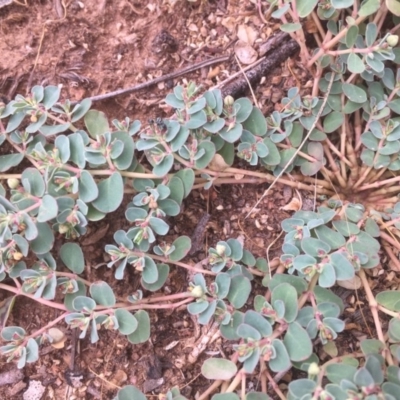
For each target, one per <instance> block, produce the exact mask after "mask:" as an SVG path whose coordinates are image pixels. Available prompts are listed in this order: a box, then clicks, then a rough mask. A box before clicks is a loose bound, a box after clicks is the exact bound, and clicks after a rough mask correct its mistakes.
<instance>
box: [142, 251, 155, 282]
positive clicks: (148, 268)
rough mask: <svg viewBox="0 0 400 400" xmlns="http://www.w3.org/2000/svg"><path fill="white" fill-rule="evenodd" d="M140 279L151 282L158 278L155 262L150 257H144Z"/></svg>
mask: <svg viewBox="0 0 400 400" xmlns="http://www.w3.org/2000/svg"><path fill="white" fill-rule="evenodd" d="M142 279H143V281H145V282H146V283H149V284H153V283H156V282H157V280H158V269H157V264H156V263H155V262H154V260H153V259H152V258H150V257H147V256H145V257H144V268H143V272H142Z"/></svg>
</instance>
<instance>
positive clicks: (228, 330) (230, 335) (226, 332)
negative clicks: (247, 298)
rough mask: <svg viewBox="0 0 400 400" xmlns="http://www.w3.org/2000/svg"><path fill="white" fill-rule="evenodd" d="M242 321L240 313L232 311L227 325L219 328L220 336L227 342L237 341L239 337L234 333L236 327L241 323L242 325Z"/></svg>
mask: <svg viewBox="0 0 400 400" xmlns="http://www.w3.org/2000/svg"><path fill="white" fill-rule="evenodd" d="M243 320H244V314H243V313H242V312H240V311H234V313H233V314H232V319H231V321H230V322H229V324H226V325H221V326H220V330H221V334H222V336H223V337H224V338H225V339H228V340H237V339H239V336H238V334H237V333H236V330H237V328H238V326H239V325H240V324H241V323H243Z"/></svg>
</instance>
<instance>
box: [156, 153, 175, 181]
mask: <svg viewBox="0 0 400 400" xmlns="http://www.w3.org/2000/svg"><path fill="white" fill-rule="evenodd" d="M173 165H174V156H173V155H172V154H167V155H166V156H165V157H164V159H163V160H162V161H161V162H160V163H159V164H157V165H155V166H154V167H153V173H154V174H156V175H157V176H159V177H163V176H165V175H167V174H168V172H169V171H170V169H171V168H172V166H173Z"/></svg>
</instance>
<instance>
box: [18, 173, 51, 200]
mask: <svg viewBox="0 0 400 400" xmlns="http://www.w3.org/2000/svg"><path fill="white" fill-rule="evenodd" d="M21 183H22V185H23V187H24V189H25V190H26V191H27V192H28V193H30V194H32V195H33V196H37V197H42V196H43V194H44V191H45V189H46V185H45V183H44V180H43V176H42V174H41V173H40V172H39V171H38V170H37V169H36V168H26V169H25V170H24V172H23V173H22V175H21Z"/></svg>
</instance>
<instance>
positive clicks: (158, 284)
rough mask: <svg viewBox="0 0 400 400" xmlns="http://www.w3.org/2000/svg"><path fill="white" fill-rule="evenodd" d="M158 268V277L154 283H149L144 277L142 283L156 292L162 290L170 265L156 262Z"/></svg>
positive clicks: (147, 288)
mask: <svg viewBox="0 0 400 400" xmlns="http://www.w3.org/2000/svg"><path fill="white" fill-rule="evenodd" d="M156 265H157V270H158V278H157V280H156V281H155V282H154V283H148V282H146V281H145V280H144V279H142V281H141V284H142V286H143V287H144V288H145V289H146V290H150V291H151V292H156V291H157V290H160V289H161V288H162V287H163V286H164V284H165V282H166V281H167V279H168V274H169V266H168V265H167V264H156Z"/></svg>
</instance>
